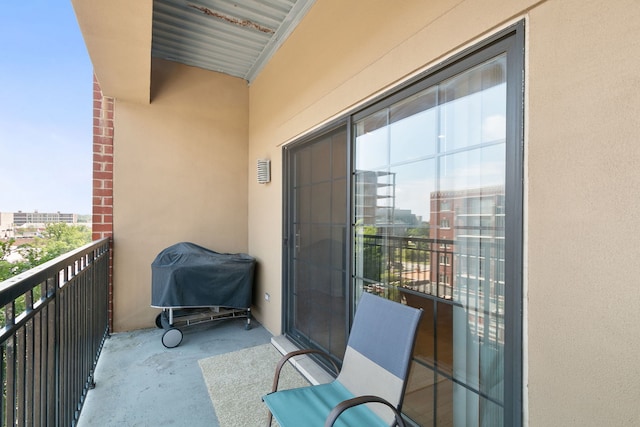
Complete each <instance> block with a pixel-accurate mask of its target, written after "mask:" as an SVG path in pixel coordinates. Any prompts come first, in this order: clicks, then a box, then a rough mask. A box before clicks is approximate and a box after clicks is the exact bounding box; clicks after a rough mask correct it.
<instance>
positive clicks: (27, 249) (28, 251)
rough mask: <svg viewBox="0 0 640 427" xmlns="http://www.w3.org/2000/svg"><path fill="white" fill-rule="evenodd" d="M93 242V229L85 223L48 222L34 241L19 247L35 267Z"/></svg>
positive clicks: (31, 266)
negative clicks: (74, 224)
mask: <svg viewBox="0 0 640 427" xmlns="http://www.w3.org/2000/svg"><path fill="white" fill-rule="evenodd" d="M89 242H91V230H90V229H89V228H88V227H87V226H84V225H79V226H72V225H69V224H65V223H62V222H61V223H55V224H48V225H47V227H46V228H45V230H44V232H43V233H42V237H37V238H36V239H35V240H34V241H33V243H31V244H28V245H23V246H21V247H20V248H19V251H20V253H21V254H22V256H23V257H24V258H25V259H26V262H27V263H28V264H29V265H30V268H33V267H35V266H37V265H40V264H42V263H45V262H47V261H49V260H52V259H54V258H57V257H59V256H60V255H62V254H65V253H67V252H69V251H71V250H73V249H76V248H79V247H80V246H83V245H85V244H87V243H89Z"/></svg>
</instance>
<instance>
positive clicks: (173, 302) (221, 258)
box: [151, 242, 255, 308]
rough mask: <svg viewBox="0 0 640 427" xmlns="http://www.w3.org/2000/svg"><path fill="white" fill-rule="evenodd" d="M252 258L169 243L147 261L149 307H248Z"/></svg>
mask: <svg viewBox="0 0 640 427" xmlns="http://www.w3.org/2000/svg"><path fill="white" fill-rule="evenodd" d="M254 268H255V258H253V257H251V256H249V255H247V254H220V253H217V252H214V251H212V250H209V249H206V248H203V247H201V246H198V245H196V244H193V243H188V242H183V243H177V244H175V245H173V246H169V247H168V248H166V249H165V250H163V251H162V252H160V253H159V254H158V256H157V257H156V259H155V260H154V261H153V263H151V288H152V292H151V305H152V306H153V307H208V306H220V307H230V308H249V307H251V295H252V286H253V271H254Z"/></svg>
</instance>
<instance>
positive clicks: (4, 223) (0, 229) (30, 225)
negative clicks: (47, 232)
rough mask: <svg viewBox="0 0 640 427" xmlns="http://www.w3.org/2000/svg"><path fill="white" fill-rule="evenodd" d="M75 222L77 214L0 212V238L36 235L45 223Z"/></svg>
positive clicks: (76, 221)
mask: <svg viewBox="0 0 640 427" xmlns="http://www.w3.org/2000/svg"><path fill="white" fill-rule="evenodd" d="M61 222H62V223H66V224H73V225H75V224H77V223H78V214H72V213H61V212H55V213H48V212H38V211H34V212H22V211H18V212H0V238H5V237H29V236H32V235H36V234H37V232H38V231H40V230H42V229H44V227H45V226H46V225H47V224H57V223H61Z"/></svg>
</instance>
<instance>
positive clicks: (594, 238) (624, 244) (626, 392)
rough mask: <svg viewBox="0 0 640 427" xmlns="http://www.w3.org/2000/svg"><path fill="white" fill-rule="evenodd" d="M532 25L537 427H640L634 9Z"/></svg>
mask: <svg viewBox="0 0 640 427" xmlns="http://www.w3.org/2000/svg"><path fill="white" fill-rule="evenodd" d="M530 17H531V19H530V24H529V42H528V54H529V70H528V72H529V76H528V93H529V102H528V107H527V110H528V141H527V146H526V148H527V152H528V167H529V173H528V182H529V184H528V192H529V197H528V210H527V212H528V216H529V221H528V238H529V245H528V247H527V250H528V252H529V257H528V280H529V315H528V322H527V323H528V326H529V378H530V385H529V409H530V419H531V425H535V426H543V425H562V426H567V425H573V426H603V425H611V426H612V425H616V426H621V425H640V405H639V404H638V402H639V401H640V382H639V381H638V378H640V365H639V364H638V353H639V352H640V290H639V289H638V283H639V279H638V278H640V262H638V255H640V250H639V249H638V242H637V235H638V231H639V228H638V225H639V224H640V198H639V197H638V196H637V189H638V188H640V169H639V166H640V138H639V137H638V129H639V126H638V124H639V123H640V120H639V117H640V72H639V70H640V38H639V37H638V34H639V32H640V2H638V1H636V0H616V1H586V2H585V1H580V0H572V1H567V0H563V1H549V2H547V3H545V4H542V5H540V7H537V8H535V9H534V10H532V11H531V14H530Z"/></svg>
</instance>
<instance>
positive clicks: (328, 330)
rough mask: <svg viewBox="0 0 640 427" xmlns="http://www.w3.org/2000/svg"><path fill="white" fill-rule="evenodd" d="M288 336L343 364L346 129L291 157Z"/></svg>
mask: <svg viewBox="0 0 640 427" xmlns="http://www.w3.org/2000/svg"><path fill="white" fill-rule="evenodd" d="M285 165H286V168H287V169H286V170H287V171H288V175H287V184H286V186H287V188H286V191H287V197H288V203H287V204H286V209H287V210H286V214H287V216H286V218H287V219H286V221H285V236H286V245H285V252H286V253H285V262H286V264H287V268H286V269H285V274H286V276H287V277H286V279H285V280H286V282H285V283H286V287H285V306H286V307H285V332H286V333H287V334H288V335H289V336H290V337H291V338H292V339H294V340H295V341H298V342H299V343H300V344H301V345H302V346H304V347H311V348H319V349H322V350H325V351H327V352H329V353H330V354H332V355H333V356H334V357H335V359H336V361H338V362H339V361H340V360H342V357H343V355H344V350H345V347H346V330H347V323H346V322H347V321H346V318H347V315H346V307H347V300H346V298H347V287H346V280H347V278H348V276H347V267H346V265H347V259H346V256H347V248H348V238H347V237H348V231H347V230H348V229H349V224H348V204H347V194H348V193H347V190H348V181H347V176H348V169H347V132H346V126H342V127H341V128H340V129H337V130H334V131H333V132H330V133H328V134H324V135H322V136H320V137H318V138H315V139H313V140H311V141H309V142H306V143H304V144H298V145H296V146H293V147H291V148H288V149H287V150H286V152H285Z"/></svg>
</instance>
